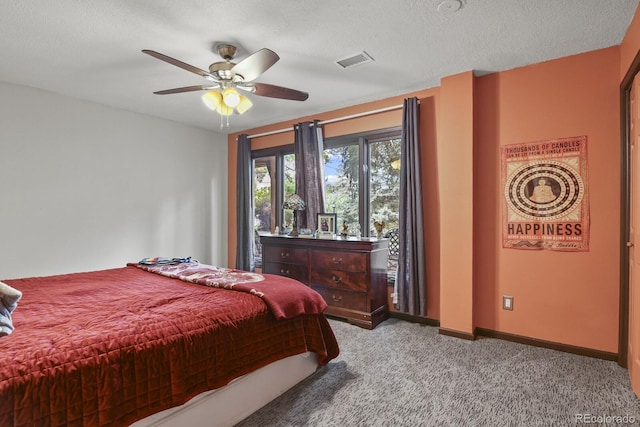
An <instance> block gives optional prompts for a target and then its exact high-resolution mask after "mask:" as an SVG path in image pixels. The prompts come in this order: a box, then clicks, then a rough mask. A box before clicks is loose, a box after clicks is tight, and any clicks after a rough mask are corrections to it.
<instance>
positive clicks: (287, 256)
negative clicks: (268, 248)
mask: <svg viewBox="0 0 640 427" xmlns="http://www.w3.org/2000/svg"><path fill="white" fill-rule="evenodd" d="M280 258H289V252H280Z"/></svg>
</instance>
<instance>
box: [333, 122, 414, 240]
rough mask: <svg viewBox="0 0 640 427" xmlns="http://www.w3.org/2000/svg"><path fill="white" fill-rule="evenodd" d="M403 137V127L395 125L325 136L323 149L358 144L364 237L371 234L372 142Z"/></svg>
mask: <svg viewBox="0 0 640 427" xmlns="http://www.w3.org/2000/svg"><path fill="white" fill-rule="evenodd" d="M401 137H402V127H401V126H394V127H389V128H385V129H378V130H373V131H367V132H358V133H353V134H349V135H340V136H334V137H331V138H325V140H324V147H323V149H327V148H341V147H345V146H348V145H357V146H358V155H359V157H360V160H359V161H360V164H359V168H358V216H359V218H360V224H359V225H360V232H361V235H362V236H363V237H369V236H370V228H371V227H369V224H370V223H371V212H370V209H369V202H370V196H371V194H370V185H369V180H370V175H369V171H370V170H371V150H370V147H371V144H374V143H376V142H380V141H384V140H387V139H397V138H401ZM327 209H328V208H327Z"/></svg>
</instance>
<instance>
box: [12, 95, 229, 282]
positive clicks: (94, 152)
mask: <svg viewBox="0 0 640 427" xmlns="http://www.w3.org/2000/svg"><path fill="white" fill-rule="evenodd" d="M226 200H227V143H226V138H225V137H224V135H220V134H216V133H214V132H208V131H205V130H202V129H196V128H191V127H187V126H184V125H180V124H178V123H175V122H170V121H165V120H161V119H156V118H152V117H150V116H146V115H142V114H135V113H131V112H127V111H123V110H118V109H112V108H108V107H105V106H102V105H98V104H93V103H89V102H84V101H79V100H76V99H71V98H67V97H62V96H59V95H56V94H53V93H50V92H43V91H39V90H36V89H32V88H27V87H23V86H16V85H10V84H4V83H0V280H2V279H11V278H17V277H30V276H42V275H50V274H59V273H68V272H76V271H88V270H97V269H103V268H114V267H121V266H124V265H125V264H126V263H127V262H136V261H139V260H140V259H141V258H143V257H147V256H171V257H173V256H179V257H185V256H193V257H194V258H196V259H198V260H200V261H201V262H206V263H212V264H214V265H220V266H226V264H227V259H226V258H227V255H226V251H227V215H226V212H227V210H226Z"/></svg>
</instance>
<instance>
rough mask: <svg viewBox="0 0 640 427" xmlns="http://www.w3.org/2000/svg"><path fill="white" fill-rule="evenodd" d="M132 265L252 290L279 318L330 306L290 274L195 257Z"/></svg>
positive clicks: (192, 280)
mask: <svg viewBox="0 0 640 427" xmlns="http://www.w3.org/2000/svg"><path fill="white" fill-rule="evenodd" d="M129 265H132V266H135V267H138V268H141V269H143V270H146V271H149V272H152V273H156V274H161V275H163V276H167V277H171V278H174V279H180V280H183V281H185V282H190V283H195V284H198V285H205V286H210V287H214V288H221V289H230V290H234V291H239V292H247V293H250V294H253V295H255V296H257V297H260V298H262V299H263V300H264V302H265V304H267V306H268V307H269V309H270V310H271V312H272V313H273V315H274V316H275V317H276V319H291V318H293V317H296V316H299V315H301V314H320V313H323V312H324V310H325V308H327V303H326V302H325V300H324V299H323V298H322V296H321V295H320V294H319V293H317V292H316V291H314V290H313V289H311V288H310V287H308V286H306V285H304V284H303V283H301V282H299V281H297V280H294V279H291V278H289V277H284V276H277V275H274V274H265V275H262V274H257V273H251V272H249V271H242V270H235V269H231V268H223V267H214V266H211V265H206V264H200V263H198V262H195V261H194V262H187V263H181V264H178V265H154V266H149V265H141V264H129Z"/></svg>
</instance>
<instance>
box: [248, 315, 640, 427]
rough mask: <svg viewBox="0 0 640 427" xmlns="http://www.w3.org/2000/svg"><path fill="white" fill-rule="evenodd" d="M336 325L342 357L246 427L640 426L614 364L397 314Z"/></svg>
mask: <svg viewBox="0 0 640 427" xmlns="http://www.w3.org/2000/svg"><path fill="white" fill-rule="evenodd" d="M331 326H332V327H333V328H334V332H335V334H336V337H337V339H338V342H339V344H340V350H341V354H340V356H339V357H338V358H337V359H334V360H333V361H331V362H330V363H329V364H328V365H327V366H326V367H323V368H320V369H318V371H316V372H315V373H314V374H313V375H312V376H310V377H309V378H307V379H306V380H304V381H303V382H301V383H300V384H298V385H296V386H295V387H294V388H292V389H291V390H289V391H288V392H286V393H285V394H284V395H282V396H281V397H279V398H278V399H276V400H274V401H273V402H271V403H269V404H268V405H267V406H265V407H264V408H262V409H260V410H259V411H258V412H256V413H254V414H253V415H251V416H250V417H249V418H247V419H246V420H244V421H243V422H241V423H240V424H238V425H237V427H251V426H261V427H263V426H323V427H324V426H340V427H342V426H456V427H458V426H496V427H499V426H518V427H520V426H545V427H546V426H571V425H582V424H587V423H586V422H584V421H589V423H588V424H590V425H628V424H631V423H630V422H629V421H635V424H636V425H640V401H639V400H638V399H637V398H636V396H635V394H634V393H633V391H632V389H631V385H630V383H629V377H628V374H627V371H626V369H623V368H621V367H620V366H618V365H617V364H616V363H615V362H609V361H604V360H599V359H593V358H589V357H584V356H577V355H574V354H568V353H563V352H558V351H554V350H548V349H543V348H537V347H531V346H527V345H523V344H517V343H512V342H508V341H502V340H497V339H490V338H482V339H478V340H476V341H467V340H462V339H458V338H453V337H447V336H443V335H439V334H438V330H437V328H434V327H430V326H424V325H419V324H414V323H409V322H406V321H403V320H398V319H389V320H387V321H386V322H384V323H382V324H380V325H379V326H378V327H377V328H376V329H374V330H372V331H369V330H365V329H361V328H359V327H357V326H353V325H350V324H348V323H345V322H341V321H337V320H331ZM625 416H626V418H624V417H625ZM616 417H620V418H616ZM598 421H602V422H601V423H598ZM624 421H627V422H626V423H625V422H624Z"/></svg>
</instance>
